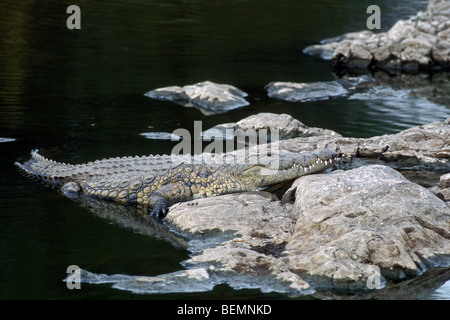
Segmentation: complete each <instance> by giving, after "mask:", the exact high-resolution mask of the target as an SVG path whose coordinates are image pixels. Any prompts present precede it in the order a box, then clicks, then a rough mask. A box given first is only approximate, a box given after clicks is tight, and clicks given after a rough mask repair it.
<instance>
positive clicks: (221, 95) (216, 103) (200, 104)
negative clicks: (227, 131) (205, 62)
mask: <svg viewBox="0 0 450 320" xmlns="http://www.w3.org/2000/svg"><path fill="white" fill-rule="evenodd" d="M144 95H145V96H147V97H149V98H152V99H157V100H163V101H164V100H167V101H172V102H174V103H177V104H179V105H182V106H184V107H196V108H198V109H199V110H200V111H202V112H203V113H204V114H205V115H212V114H217V113H224V112H227V111H230V110H233V109H236V108H240V107H243V106H247V105H248V104H249V103H248V102H247V101H246V100H245V97H246V96H247V93H245V92H243V91H242V90H239V89H238V88H235V87H233V86H230V85H227V84H217V83H214V82H211V81H205V82H200V83H197V84H194V85H188V86H184V87H178V86H171V87H165V88H160V89H155V90H152V91H149V92H147V93H146V94H144Z"/></svg>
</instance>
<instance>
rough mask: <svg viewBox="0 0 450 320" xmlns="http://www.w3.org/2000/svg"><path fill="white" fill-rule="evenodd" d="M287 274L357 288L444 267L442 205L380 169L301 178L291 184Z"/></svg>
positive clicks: (448, 234)
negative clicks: (292, 200) (372, 280)
mask: <svg viewBox="0 0 450 320" xmlns="http://www.w3.org/2000/svg"><path fill="white" fill-rule="evenodd" d="M292 188H294V189H295V190H296V191H295V203H294V208H293V214H294V216H295V217H296V225H295V227H294V231H293V235H292V237H291V238H290V239H289V241H288V243H287V245H286V251H285V253H284V255H285V256H287V257H289V262H288V263H289V269H290V270H291V271H294V272H296V273H299V274H304V275H308V276H312V277H313V278H314V279H316V281H318V282H320V283H322V284H324V285H332V286H338V287H348V288H355V287H363V286H364V285H366V284H367V281H368V279H369V278H370V277H371V276H372V275H374V273H376V272H378V273H379V275H380V276H381V279H380V283H382V282H383V279H396V280H399V279H403V278H405V277H408V276H409V277H413V276H417V275H419V274H420V273H421V272H423V271H424V270H426V269H427V268H429V267H435V266H439V265H442V266H448V265H449V264H450V231H449V230H450V208H449V207H448V206H446V205H445V204H444V203H443V202H442V201H441V200H439V199H438V198H437V197H435V196H434V195H433V194H432V193H431V192H429V191H428V190H427V189H425V188H423V187H421V186H419V185H417V184H414V183H412V182H409V181H408V180H406V179H405V178H404V177H403V176H402V175H401V174H400V173H398V172H396V171H394V170H393V169H390V168H388V167H386V166H378V165H376V166H366V167H361V168H358V169H354V170H351V171H335V172H332V173H331V174H321V175H315V176H305V177H303V178H301V179H298V180H297V181H296V183H295V184H294V185H293V187H292Z"/></svg>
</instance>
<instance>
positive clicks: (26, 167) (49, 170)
mask: <svg viewBox="0 0 450 320" xmlns="http://www.w3.org/2000/svg"><path fill="white" fill-rule="evenodd" d="M15 165H16V166H17V167H18V168H19V169H20V171H21V172H22V173H23V174H24V175H25V176H28V177H31V178H34V179H36V180H39V181H41V182H43V183H45V184H47V185H48V186H50V187H53V188H56V189H59V188H60V187H61V186H62V185H63V184H64V183H65V182H67V181H70V180H71V177H72V176H71V173H70V172H71V171H72V169H73V166H72V165H70V164H65V163H61V162H56V161H53V160H49V159H47V158H45V157H44V156H42V155H40V154H39V153H38V150H33V151H31V159H30V160H28V161H27V162H25V163H19V162H16V163H15Z"/></svg>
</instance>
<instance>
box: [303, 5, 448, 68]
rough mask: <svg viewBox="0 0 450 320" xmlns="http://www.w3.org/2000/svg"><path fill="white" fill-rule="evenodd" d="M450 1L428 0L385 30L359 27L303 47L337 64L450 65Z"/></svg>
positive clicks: (360, 66)
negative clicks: (421, 8)
mask: <svg viewBox="0 0 450 320" xmlns="http://www.w3.org/2000/svg"><path fill="white" fill-rule="evenodd" d="M449 21H450V2H449V1H444V0H431V1H430V3H429V5H428V9H427V11H425V12H419V13H418V14H417V15H416V16H415V17H411V18H410V19H408V20H400V21H398V22H397V23H396V24H395V25H394V26H392V28H391V29H390V30H389V31H387V32H382V33H377V34H376V33H373V32H371V31H367V30H364V31H361V32H356V33H351V34H346V35H343V36H341V37H337V38H336V39H334V41H331V42H329V41H327V42H326V43H324V44H321V45H313V46H310V47H307V48H305V50H304V51H303V52H304V53H305V54H318V55H320V56H321V57H323V58H327V59H329V58H330V57H331V59H332V60H333V61H334V63H335V64H336V65H344V66H347V67H350V68H367V67H369V68H383V69H390V70H392V69H398V70H400V69H401V70H413V71H416V70H420V69H430V68H433V69H436V68H437V69H440V68H448V67H450V42H449V41H448V40H449V37H450V22H449Z"/></svg>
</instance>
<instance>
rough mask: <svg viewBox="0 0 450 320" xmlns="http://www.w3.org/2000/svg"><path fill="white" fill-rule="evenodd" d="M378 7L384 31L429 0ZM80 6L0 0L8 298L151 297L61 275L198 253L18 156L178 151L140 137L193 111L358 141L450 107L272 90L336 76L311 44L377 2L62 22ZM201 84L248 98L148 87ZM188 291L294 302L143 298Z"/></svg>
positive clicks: (124, 4) (185, 123) (83, 4)
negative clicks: (98, 211) (87, 203)
mask: <svg viewBox="0 0 450 320" xmlns="http://www.w3.org/2000/svg"><path fill="white" fill-rule="evenodd" d="M376 3H377V4H378V5H379V6H380V8H381V10H382V29H383V30H387V29H388V28H389V27H390V26H392V25H393V23H394V22H395V21H396V20H398V19H401V18H408V17H409V16H411V15H414V14H416V13H417V11H419V10H423V9H425V8H426V3H427V2H426V1H419V0H416V1H406V0H401V1H395V3H393V2H392V1H387V0H385V1H377V2H376ZM70 4H72V3H70V2H67V1H56V0H50V1H39V2H29V1H26V2H23V1H20V2H18V1H11V0H6V1H2V2H1V4H0V27H1V30H2V32H1V33H0V52H1V53H0V57H1V58H0V137H1V138H2V139H1V140H0V142H1V143H0V154H1V157H0V243H1V245H0V250H1V252H0V266H1V268H0V298H3V299H10V298H13V299H59V298H69V299H83V298H129V299H134V298H142V297H143V296H140V295H138V296H136V295H134V294H132V293H129V292H124V291H119V290H115V289H111V288H110V287H109V286H107V285H99V286H94V285H85V286H83V289H82V290H68V289H67V287H66V285H65V283H64V282H63V281H62V280H63V279H64V278H65V276H66V275H67V273H66V269H67V267H68V266H69V265H73V264H75V265H79V266H80V267H82V268H84V269H87V270H89V271H92V272H96V273H106V274H130V275H146V276H152V275H158V274H162V273H169V272H173V271H177V270H182V269H183V267H182V266H181V265H180V262H181V261H183V260H185V259H186V258H187V256H188V252H187V251H186V250H184V249H181V248H179V247H176V246H174V245H173V244H171V243H169V242H167V241H164V240H159V239H156V238H153V237H149V236H146V235H143V234H139V233H137V232H135V231H133V230H132V229H130V228H127V227H123V226H120V225H117V224H115V223H112V222H110V221H109V220H107V219H104V218H102V217H98V216H96V215H94V214H93V213H92V212H90V211H89V210H87V209H85V208H83V207H80V206H79V205H78V204H76V203H75V202H73V201H71V200H70V199H66V198H64V197H62V196H61V195H59V194H57V193H55V192H54V191H53V190H50V189H47V188H44V187H42V186H41V185H38V184H36V183H33V182H31V181H29V180H27V179H25V178H23V177H21V176H20V175H19V174H18V173H17V171H16V170H15V168H14V162H15V161H17V159H18V158H23V157H26V156H27V154H28V153H29V151H30V150H31V149H34V148H41V149H45V150H46V151H47V152H48V154H49V155H51V156H52V157H53V158H54V159H55V160H61V161H64V162H73V163H79V162H84V161H91V160H95V159H99V158H104V157H115V156H125V155H142V154H154V153H169V152H170V150H171V149H172V147H173V146H174V144H175V143H176V142H171V141H168V140H155V139H147V138H146V137H145V135H141V133H145V132H149V131H151V132H165V133H171V132H173V131H174V130H175V129H177V128H186V129H188V130H192V128H193V122H194V121H195V120H199V121H202V124H203V130H206V129H208V128H210V127H212V126H214V125H216V124H220V123H226V122H234V121H237V120H240V119H242V118H244V117H246V116H249V115H252V114H256V113H258V112H275V113H288V114H291V115H292V116H294V117H295V118H297V119H299V120H300V121H302V122H304V123H305V124H306V125H309V126H317V127H323V128H328V129H332V130H335V131H338V132H340V133H341V134H343V135H345V136H355V137H368V136H373V135H380V134H387V133H393V132H398V131H400V130H403V129H405V128H408V127H411V126H414V125H419V124H424V123H428V122H430V121H435V120H442V119H444V118H445V117H448V116H449V115H450V109H449V106H450V97H449V96H445V95H444V96H443V97H441V99H440V101H439V102H431V101H429V100H414V101H412V102H411V103H408V100H406V101H405V102H404V103H403V104H397V105H392V104H390V102H391V100H390V99H385V100H383V99H381V100H375V101H374V100H371V99H352V100H349V99H347V98H338V99H331V100H326V101H313V102H307V103H301V104H298V103H297V104H296V103H287V102H283V101H277V100H272V99H269V98H267V95H266V92H265V90H264V86H265V85H266V84H268V83H269V82H271V81H294V82H311V81H329V80H334V79H335V78H336V75H334V74H333V73H332V69H331V66H330V64H329V62H327V61H323V60H320V59H318V58H315V57H310V56H305V55H303V54H302V53H301V51H302V50H303V48H305V47H306V46H308V45H311V44H314V43H318V42H319V41H320V40H321V39H324V38H329V37H333V36H337V35H340V34H343V33H345V32H350V31H357V30H361V29H364V28H365V25H366V19H367V14H366V13H365V12H366V8H367V7H368V5H370V4H373V1H353V0H352V1H351V0H343V1H332V0H322V1H314V2H311V1H287V0H284V1H276V2H274V1H267V0H258V1H252V0H249V1H238V0H233V1H218V0H212V1H207V2H206V1H199V0H189V1H134V0H128V1H121V2H120V3H119V2H103V1H77V4H78V5H79V6H80V8H81V17H82V20H81V27H82V28H81V30H68V29H67V28H66V19H67V17H68V14H66V8H67V6H68V5H70ZM447 79H448V77H447ZM205 80H210V81H214V82H218V83H227V84H231V85H234V86H236V87H238V88H240V89H242V90H243V91H245V92H247V93H248V94H249V98H248V101H249V102H250V105H249V106H247V107H243V108H240V109H237V110H233V111H230V112H227V113H224V114H220V115H211V116H206V115H204V114H202V113H201V112H200V111H199V110H197V109H195V108H183V107H180V106H177V105H175V104H172V103H170V102H160V101H155V100H151V99H149V98H147V97H145V96H144V93H146V92H148V91H149V90H152V89H155V88H160V87H165V86H170V85H179V86H183V85H187V84H193V83H196V82H200V81H205ZM430 82H432V80H430ZM400 90H401V89H400ZM395 94H398V92H397V93H394V94H392V95H394V96H395ZM421 99H422V98H421ZM149 128H151V129H149ZM151 136H152V135H151ZM153 136H154V135H153ZM3 138H8V139H14V140H4V139H3ZM439 290H440V291H439V292H437V293H436V294H437V296H436V295H434V296H431V297H432V298H436V297H438V298H443V297H444V298H448V297H450V291H449V290H448V286H445V287H442V288H441V289H439ZM180 297H189V298H217V299H226V298H233V299H239V298H261V297H264V298H284V296H283V295H280V294H275V293H274V294H262V293H261V292H260V291H258V290H233V289H231V288H229V287H228V286H226V285H220V286H217V287H216V288H214V289H213V290H212V292H210V293H198V294H189V295H182V294H180V295H177V294H166V295H163V294H155V295H146V296H145V298H149V299H172V298H180Z"/></svg>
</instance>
